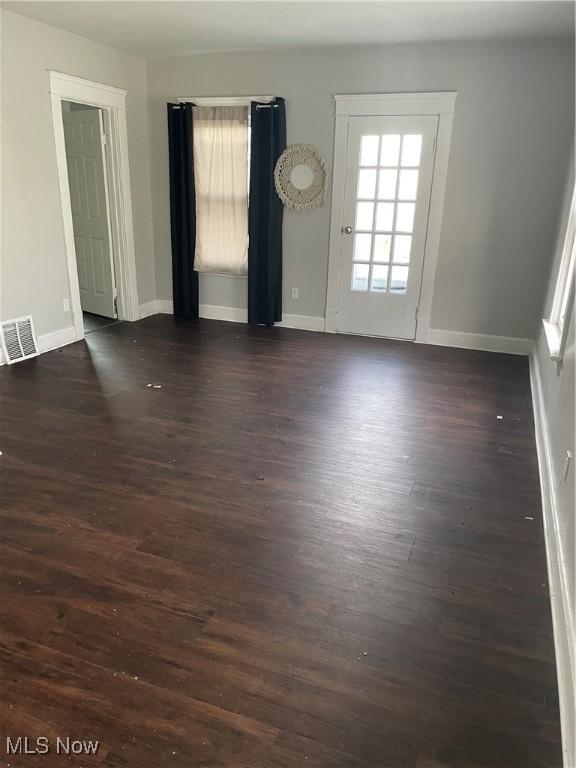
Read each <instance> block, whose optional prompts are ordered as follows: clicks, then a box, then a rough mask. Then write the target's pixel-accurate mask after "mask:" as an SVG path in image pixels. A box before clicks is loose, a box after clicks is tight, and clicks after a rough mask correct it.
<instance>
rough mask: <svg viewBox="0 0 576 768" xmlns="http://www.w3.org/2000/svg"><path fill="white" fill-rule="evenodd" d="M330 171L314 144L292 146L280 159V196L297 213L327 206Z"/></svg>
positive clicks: (277, 177)
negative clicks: (325, 204)
mask: <svg viewBox="0 0 576 768" xmlns="http://www.w3.org/2000/svg"><path fill="white" fill-rule="evenodd" d="M327 180H328V169H327V167H326V163H325V162H324V160H323V159H322V157H321V156H320V154H319V153H318V151H317V149H316V148H315V147H313V146H312V144H291V145H290V146H289V147H286V149H285V150H284V152H282V154H281V155H280V157H279V158H278V162H277V163H276V167H275V168H274V184H275V186H276V192H277V193H278V197H279V198H280V200H282V202H283V203H284V205H285V206H286V207H287V208H290V209H292V210H293V211H307V210H310V209H312V208H317V207H318V206H319V205H324V203H325V202H326V186H327Z"/></svg>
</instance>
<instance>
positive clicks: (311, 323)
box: [276, 314, 324, 332]
mask: <svg viewBox="0 0 576 768" xmlns="http://www.w3.org/2000/svg"><path fill="white" fill-rule="evenodd" d="M282 318H283V319H282V322H281V323H276V325H280V326H282V327H283V328H298V329H300V330H301V331H320V332H323V331H324V318H323V317H314V316H313V315H287V314H283V315H282Z"/></svg>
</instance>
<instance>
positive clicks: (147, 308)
mask: <svg viewBox="0 0 576 768" xmlns="http://www.w3.org/2000/svg"><path fill="white" fill-rule="evenodd" d="M159 311H160V310H159V309H158V299H154V301H147V302H146V303H145V304H140V306H139V307H138V319H139V320H143V319H144V318H145V317H150V316H151V315H157V314H158V312H159Z"/></svg>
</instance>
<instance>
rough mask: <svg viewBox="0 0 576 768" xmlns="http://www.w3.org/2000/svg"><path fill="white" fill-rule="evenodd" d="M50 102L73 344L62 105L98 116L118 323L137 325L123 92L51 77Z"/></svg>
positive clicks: (74, 279) (76, 292)
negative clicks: (103, 142) (88, 109)
mask: <svg viewBox="0 0 576 768" xmlns="http://www.w3.org/2000/svg"><path fill="white" fill-rule="evenodd" d="M49 75H50V100H51V102H52V121H53V127H54V142H55V146H56V162H57V165H58V182H59V187H60V202H61V205H62V220H63V225H64V243H65V249H66V265H67V269H68V279H69V284H70V301H71V310H72V320H73V325H74V331H75V339H74V340H75V341H78V340H80V339H83V338H84V323H83V320H82V306H81V303H80V285H79V283H78V267H77V263H76V248H75V245H74V226H73V222H72V205H71V202H70V188H69V186H68V169H67V161H66V144H65V141H64V122H63V118H62V102H63V101H73V102H76V103H79V104H87V105H89V106H92V107H98V108H99V109H101V110H102V115H103V120H104V128H105V133H106V148H107V150H108V151H107V152H106V167H105V169H104V171H105V174H106V180H107V185H108V200H109V227H110V232H111V243H110V246H111V248H112V254H113V259H114V266H115V273H116V287H117V290H118V319H119V320H130V321H133V320H138V317H139V314H138V288H137V283H136V251H135V247H134V224H133V220H132V195H131V189H130V167H129V162H128V130H127V124H126V94H127V91H125V90H122V89H120V88H114V87H113V86H111V85H104V84H103V83H96V82H92V81H90V80H83V79H81V78H79V77H74V76H72V75H66V74H62V73H61V72H54V71H50V72H49Z"/></svg>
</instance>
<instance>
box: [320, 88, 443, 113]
mask: <svg viewBox="0 0 576 768" xmlns="http://www.w3.org/2000/svg"><path fill="white" fill-rule="evenodd" d="M457 95H458V94H457V92H456V91H429V92H420V93H352V94H350V93H349V94H335V95H334V102H335V110H334V112H335V114H336V115H346V116H352V115H364V116H366V115H369V116H370V117H373V116H376V115H451V114H453V113H454V103H455V101H456V96H457Z"/></svg>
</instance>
